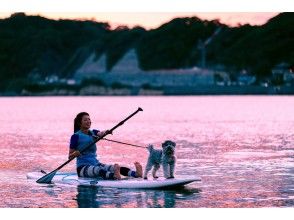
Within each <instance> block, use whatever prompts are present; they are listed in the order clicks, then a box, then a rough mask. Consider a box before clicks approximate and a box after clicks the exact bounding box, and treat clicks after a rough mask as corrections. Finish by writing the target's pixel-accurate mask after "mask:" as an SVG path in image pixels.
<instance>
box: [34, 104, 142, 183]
mask: <svg viewBox="0 0 294 220" xmlns="http://www.w3.org/2000/svg"><path fill="white" fill-rule="evenodd" d="M139 111H143V109H141V108H138V109H137V111H135V112H134V113H132V114H131V115H129V116H128V117H127V118H126V119H124V120H122V121H121V122H119V123H118V124H117V125H116V126H114V127H113V128H111V129H110V130H108V131H107V132H105V134H104V135H102V136H100V137H98V138H97V139H96V140H95V141H93V142H92V143H90V144H88V145H87V146H86V147H84V149H82V150H81V151H80V153H82V152H84V151H85V150H86V149H88V148H89V147H91V146H92V145H93V144H95V143H96V142H98V141H100V140H101V139H103V138H104V137H105V136H106V135H108V134H112V132H113V131H114V130H115V129H116V128H117V127H119V126H121V125H123V124H124V123H125V122H126V121H127V120H129V119H130V118H131V117H133V116H134V115H135V114H137V113H138V112H139ZM74 158H76V157H72V158H70V159H69V160H68V161H66V162H65V163H63V164H61V165H60V166H59V167H57V168H56V169H55V170H53V171H52V172H50V173H48V174H46V175H45V176H43V177H41V178H40V179H38V180H37V183H51V180H52V179H53V177H54V176H55V174H56V172H57V171H58V170H60V169H61V168H62V167H64V166H65V165H66V164H68V163H69V162H70V161H72V160H73V159H74Z"/></svg>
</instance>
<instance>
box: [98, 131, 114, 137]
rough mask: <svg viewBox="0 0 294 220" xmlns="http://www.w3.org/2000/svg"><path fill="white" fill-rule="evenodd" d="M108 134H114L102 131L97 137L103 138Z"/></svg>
mask: <svg viewBox="0 0 294 220" xmlns="http://www.w3.org/2000/svg"><path fill="white" fill-rule="evenodd" d="M107 134H112V132H111V131H110V130H105V131H100V132H98V133H97V136H98V137H102V136H105V135H107Z"/></svg>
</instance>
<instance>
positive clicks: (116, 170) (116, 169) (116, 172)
mask: <svg viewBox="0 0 294 220" xmlns="http://www.w3.org/2000/svg"><path fill="white" fill-rule="evenodd" d="M113 168H114V176H113V177H114V179H116V180H120V179H121V176H120V166H119V165H118V164H117V163H116V164H114V166H113Z"/></svg>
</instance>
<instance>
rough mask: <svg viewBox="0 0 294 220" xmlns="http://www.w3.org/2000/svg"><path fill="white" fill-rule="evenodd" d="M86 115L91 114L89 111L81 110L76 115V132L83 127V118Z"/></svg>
mask: <svg viewBox="0 0 294 220" xmlns="http://www.w3.org/2000/svg"><path fill="white" fill-rule="evenodd" d="M84 115H88V116H89V114H88V113H87V112H80V113H79V114H77V116H76V117H75V120H74V133H75V132H77V131H78V130H80V129H81V124H82V118H83V116H84Z"/></svg>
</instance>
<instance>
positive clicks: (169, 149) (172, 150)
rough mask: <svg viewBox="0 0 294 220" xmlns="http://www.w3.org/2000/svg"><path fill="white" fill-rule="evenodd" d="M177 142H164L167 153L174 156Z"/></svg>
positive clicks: (163, 145)
mask: <svg viewBox="0 0 294 220" xmlns="http://www.w3.org/2000/svg"><path fill="white" fill-rule="evenodd" d="M175 148H176V143H175V142H173V141H170V140H167V141H165V142H163V143H162V150H163V153H164V154H165V155H168V156H172V155H174V154H175Z"/></svg>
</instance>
